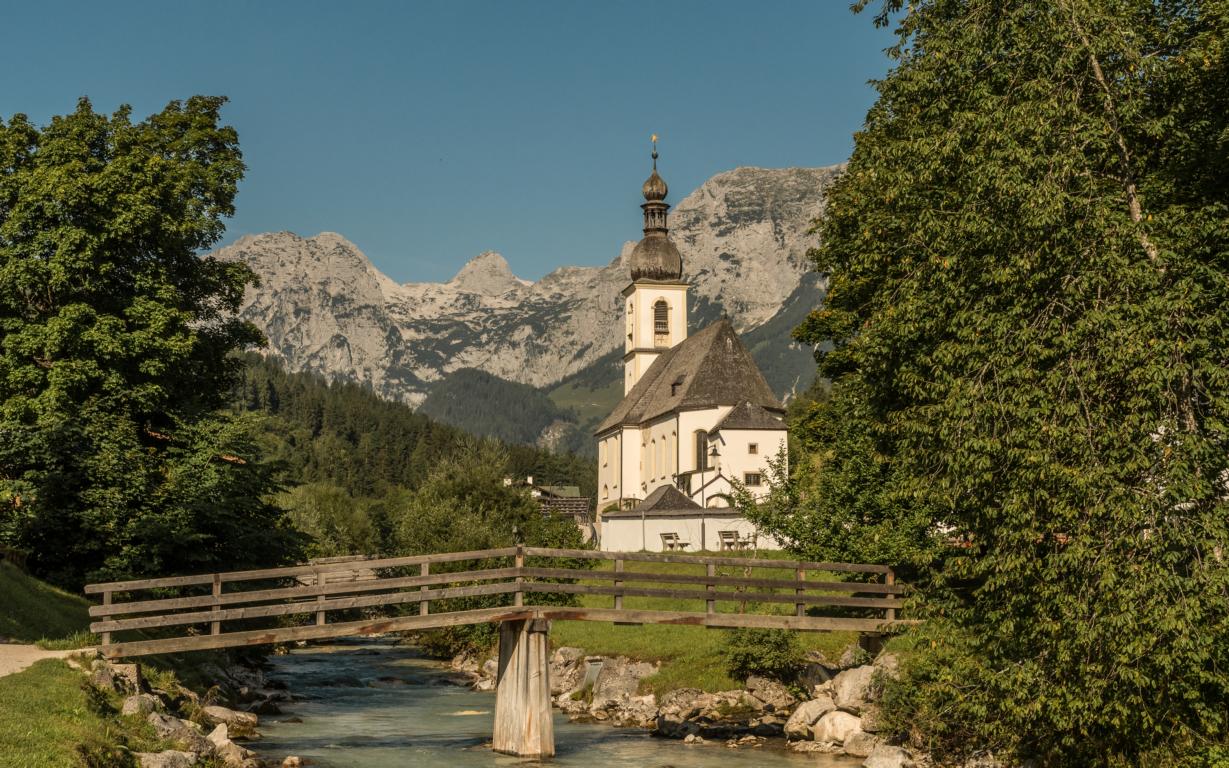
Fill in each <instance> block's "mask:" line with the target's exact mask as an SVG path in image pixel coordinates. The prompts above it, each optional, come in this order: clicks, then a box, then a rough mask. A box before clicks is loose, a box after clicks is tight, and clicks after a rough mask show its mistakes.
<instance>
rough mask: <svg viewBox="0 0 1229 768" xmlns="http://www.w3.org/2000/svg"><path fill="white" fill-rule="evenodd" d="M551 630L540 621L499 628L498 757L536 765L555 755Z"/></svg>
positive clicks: (507, 623)
mask: <svg viewBox="0 0 1229 768" xmlns="http://www.w3.org/2000/svg"><path fill="white" fill-rule="evenodd" d="M547 627H549V623H548V622H543V621H537V620H528V621H505V622H503V623H502V624H500V625H499V667H498V674H497V676H496V683H495V717H494V729H493V735H492V737H491V750H492V751H494V752H500V753H503V754H508V755H516V756H518V757H528V758H534V759H535V760H537V759H541V758H549V757H552V756H554V754H555V736H554V725H553V721H552V719H551V695H550V663H549V662H548V661H547V657H548V655H549V645H550V643H549V638H548V635H547V633H548V631H549V630H548V629H547Z"/></svg>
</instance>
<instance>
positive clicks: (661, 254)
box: [623, 136, 687, 395]
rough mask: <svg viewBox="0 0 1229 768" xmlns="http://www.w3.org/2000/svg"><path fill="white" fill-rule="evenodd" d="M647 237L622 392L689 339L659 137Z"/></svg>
mask: <svg viewBox="0 0 1229 768" xmlns="http://www.w3.org/2000/svg"><path fill="white" fill-rule="evenodd" d="M641 192H642V193H643V194H644V203H642V204H641V206H640V208H641V209H642V210H643V211H644V238H643V239H641V241H640V242H639V243H637V244H636V248H635V250H633V251H632V256H631V259H630V266H631V274H632V282H631V285H629V286H627V287H626V288H624V289H623V311H624V315H625V330H624V344H623V349H624V353H623V394H625V395H626V394H627V393H628V392H631V391H632V387H634V386H636V382H638V381H640V377H641V376H643V375H644V372H645V371H647V370H648V369H649V366H651V365H652V364H653V361H654V360H656V359H657V357H658V355H660V354H661V353H662V352H664V351H666V350H667V349H670V348H671V347H673V346H674V345H675V344H678V343H679V342H680V341H682V340H683V339H685V338H687V283H685V282H683V257H682V256H680V255H679V250H678V248H676V247H675V246H674V243H672V242H671V241H670V236H669V229H668V228H667V226H666V213H667V211H669V210H670V205H669V204H668V203H666V202H665V200H666V194H667V193H668V192H669V189H668V188H667V187H666V182H665V180H664V179H662V177H661V176H659V175H658V174H657V137H656V136H654V137H653V172H652V174H650V175H649V178H648V180H646V181H645V182H644V186H643V188H642V189H641Z"/></svg>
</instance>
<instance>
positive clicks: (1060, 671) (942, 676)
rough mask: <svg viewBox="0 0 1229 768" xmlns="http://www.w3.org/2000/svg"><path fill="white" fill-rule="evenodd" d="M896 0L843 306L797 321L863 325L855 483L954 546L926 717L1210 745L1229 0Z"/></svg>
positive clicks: (924, 661) (1221, 713) (940, 749)
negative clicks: (919, 517) (922, 519)
mask: <svg viewBox="0 0 1229 768" xmlns="http://www.w3.org/2000/svg"><path fill="white" fill-rule="evenodd" d="M880 20H881V21H882V22H893V23H896V24H897V25H898V26H897V36H898V38H897V44H896V45H895V46H894V47H893V48H892V49H891V50H890V55H891V56H892V58H893V60H894V68H893V69H892V71H891V72H890V73H889V74H888V76H887V77H886V78H885V79H884V80H882V81H880V82H878V83H876V88H877V89H878V94H879V95H878V100H877V102H876V104H875V105H874V106H873V107H872V109H871V110H870V113H869V114H868V116H867V120H866V124H865V126H864V128H863V129H862V130H861V131H860V132H859V133H858V134H857V136H856V145H855V150H854V154H853V157H852V159H851V161H850V163H849V166H848V169H847V170H846V172H845V173H844V175H843V176H842V178H841V179H840V181H839V182H837V183H836V184H835V185H834V186H833V188H832V189H831V190H830V192H829V196H828V204H827V205H828V207H827V213H826V215H825V218H824V219H823V221H822V225H821V226H822V236H823V241H822V246H821V247H820V248H819V249H818V251H817V253H816V255H815V258H816V263H817V266H818V267H819V269H820V270H821V271H823V272H827V273H829V274H830V280H831V282H830V290H829V294H828V297H827V304H826V306H825V307H824V308H823V309H821V310H817V311H815V312H814V313H812V314H811V316H810V317H809V318H808V319H807V321H806V322H805V323H804V324H803V325H802V326H801V327H800V328H799V329H798V331H797V332H796V335H797V338H799V339H800V340H803V341H806V342H809V343H816V344H819V343H824V342H829V343H830V344H831V345H832V346H830V347H827V348H826V349H830V351H826V352H824V353H823V354H822V355H821V358H822V359H821V372H822V373H823V374H824V375H825V376H827V377H828V378H830V379H831V380H832V381H833V387H834V389H833V401H834V402H841V401H844V402H847V403H849V407H848V408H846V409H844V410H840V409H838V410H832V411H829V412H827V413H825V414H823V416H822V421H823V425H821V426H819V427H818V428H817V431H819V432H822V433H824V434H825V435H826V438H825V439H827V440H829V441H830V442H828V443H827V444H826V446H825V450H827V451H829V452H830V454H831V457H832V458H831V459H825V460H824V463H823V464H822V471H824V472H826V473H830V474H832V475H834V477H832V478H831V479H828V480H824V481H823V482H822V483H821V485H820V492H821V493H822V494H824V495H825V496H826V500H825V501H824V502H823V505H825V506H827V507H828V508H831V509H835V508H837V507H838V506H839V504H838V503H839V502H840V500H841V498H842V497H843V496H844V497H846V498H848V499H849V500H850V502H851V503H853V504H857V505H862V506H869V507H872V508H875V509H879V508H882V509H887V510H892V509H895V510H897V511H898V512H899V513H902V514H903V513H905V512H906V511H908V510H910V509H911V508H914V509H920V510H925V511H926V514H928V515H930V516H931V518H932V522H933V528H934V530H936V531H942V532H944V534H945V537H946V539H947V541H948V543H949V544H950V545H951V546H949V547H948V548H947V549H946V550H945V551H944V553H943V555H942V558H941V560H940V562H939V563H938V564H937V566H936V567H935V569H934V570H933V571H932V573H931V577H930V579H929V580H928V581H927V583H925V584H924V585H923V586H924V591H923V594H922V597H923V598H924V600H923V606H924V610H925V616H926V618H927V619H929V624H928V626H927V628H926V630H925V634H924V637H923V638H921V640H922V642H920V643H919V645H920V647H921V648H922V649H923V651H924V652H923V653H921V654H920V656H919V659H921V661H919V662H918V663H917V664H915V665H913V666H912V668H911V671H909V672H908V673H907V674H906V679H905V682H904V684H903V685H902V686H901V688H899V689H898V690H897V691H896V692H895V693H894V694H892V696H891V697H890V698H889V701H890V702H892V704H893V709H894V714H895V716H896V718H897V721H896V722H897V723H898V725H899V726H900V727H902V728H903V729H905V730H906V731H907V732H911V733H913V735H914V737H915V738H916V740H917V741H918V742H919V744H920V745H922V746H924V747H927V748H930V749H933V750H935V751H936V752H937V753H938V754H939V755H940V756H941V757H943V758H945V759H957V758H959V757H960V756H961V755H962V754H963V753H966V752H967V751H968V750H971V749H976V748H990V749H994V750H995V751H997V752H998V753H999V754H1001V755H1004V756H1008V757H1015V758H1025V757H1031V758H1035V759H1036V760H1037V761H1038V762H1039V764H1043V765H1139V764H1164V763H1165V762H1166V761H1170V760H1178V759H1180V758H1182V756H1184V755H1193V754H1197V753H1198V752H1199V751H1200V750H1202V749H1205V748H1208V749H1210V747H1205V745H1208V744H1211V743H1215V742H1223V741H1224V740H1225V738H1226V733H1227V729H1229V571H1227V567H1226V561H1225V557H1226V550H1225V547H1226V543H1227V542H1229V504H1227V502H1226V478H1227V477H1229V434H1227V429H1226V424H1227V419H1229V364H1227V358H1226V350H1227V349H1229V48H1226V45H1225V40H1226V39H1227V36H1226V33H1227V32H1229V6H1226V4H1225V3H1223V2H1211V1H1208V2H1201V1H1198V0H1196V1H1195V2H1155V1H1154V0H1100V1H1096V2H1094V1H1093V0H1056V1H1055V2H1047V3H1038V2H1025V1H1024V0H995V1H994V2H989V1H988V0H920V1H919V2H915V3H912V4H910V5H909V6H908V7H907V8H906V7H904V3H903V2H900V0H888V2H887V3H886V4H885V5H884V7H883V11H882V13H881V16H880ZM870 458H873V459H874V461H875V462H876V463H877V464H878V466H868V465H867V460H868V459H870ZM885 500H886V502H887V505H886V506H884V501H885ZM904 523H905V524H906V525H908V526H910V527H913V526H914V525H915V521H913V520H909V519H905V520H904ZM926 649H929V650H926ZM936 659H939V660H942V663H937V662H936ZM1207 754H1212V753H1211V752H1208V753H1207Z"/></svg>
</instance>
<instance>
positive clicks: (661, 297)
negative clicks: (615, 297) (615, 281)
mask: <svg viewBox="0 0 1229 768" xmlns="http://www.w3.org/2000/svg"><path fill="white" fill-rule="evenodd" d="M623 314H624V322H623V325H624V328H623V394H625V395H626V394H627V393H628V392H631V391H632V387H634V386H636V382H638V381H640V377H641V376H643V375H644V372H645V371H647V370H648V369H649V366H650V365H652V364H653V361H654V360H656V359H657V356H658V355H660V354H661V353H662V352H664V351H665V350H667V349H670V348H671V347H673V346H675V345H676V344H678V343H679V342H680V341H682V340H683V339H685V338H687V284H686V283H659V282H647V281H646V282H641V281H637V282H633V283H632V284H631V285H629V286H627V288H625V289H624V290H623Z"/></svg>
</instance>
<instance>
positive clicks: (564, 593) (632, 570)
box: [86, 547, 904, 656]
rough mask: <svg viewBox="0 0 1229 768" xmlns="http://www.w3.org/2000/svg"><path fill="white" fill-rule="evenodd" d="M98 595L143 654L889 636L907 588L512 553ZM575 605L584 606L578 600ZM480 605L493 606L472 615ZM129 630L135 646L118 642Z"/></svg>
mask: <svg viewBox="0 0 1229 768" xmlns="http://www.w3.org/2000/svg"><path fill="white" fill-rule="evenodd" d="M561 565H562V566H565V567H560V566H561ZM585 566H590V567H585ZM766 571H767V574H766V573H765V572H766ZM86 592H87V593H88V594H95V595H100V596H101V605H95V606H92V607H91V608H90V615H91V616H92V617H94V618H95V619H96V621H95V622H94V623H92V624H91V625H90V629H91V631H93V632H96V633H98V634H99V635H101V638H102V645H103V650H104V652H105V653H107V654H108V655H110V656H135V655H141V654H145V653H167V652H177V651H183V650H197V649H206V648H223V647H230V646H238V645H256V644H267V643H277V642H291V641H296V640H310V639H323V638H329V637H341V636H346V635H358V634H373V633H380V632H392V631H414V630H424V629H432V628H440V627H445V626H455V625H459V624H472V623H485V622H492V621H506V620H512V619H520V618H527V617H535V618H548V619H559V620H580V621H612V622H617V623H628V624H697V625H703V626H709V627H782V628H789V629H799V630H809V631H825V630H828V631H830V630H853V631H861V632H880V631H884V630H886V629H889V628H890V627H891V626H893V625H897V624H900V623H902V622H900V621H899V620H898V619H897V611H898V610H899V609H900V608H902V607H903V603H902V600H901V596H902V594H903V592H904V588H903V587H902V586H900V585H897V584H896V583H895V576H894V572H893V570H892V569H891V568H889V567H887V566H881V565H865V564H857V563H821V562H802V561H794V560H777V559H772V558H753V557H718V556H704V555H683V554H673V553H671V554H656V553H644V552H599V551H593V550H572V549H547V548H538V547H507V548H503V549H491V550H481V551H471V552H450V553H442V554H432V555H415V556H409V557H395V558H380V559H342V560H336V559H335V560H333V561H330V562H322V561H318V562H313V563H309V564H306V565H296V566H289V567H284V568H270V569H261V570H248V571H232V572H227V573H213V574H202V575H195V576H171V577H166V578H158V579H139V580H132V581H117V582H108V583H102V584H91V585H88V586H87V587H86ZM547 595H549V596H550V597H546V596H547ZM568 596H577V597H575V598H572V599H571V600H570V604H569V600H568V599H567V598H568ZM594 596H602V597H603V598H606V597H608V598H609V599H610V602H609V603H606V602H605V600H604V599H603V600H595V599H594ZM561 597H563V598H564V599H560V598H561ZM472 598H482V600H481V601H477V602H479V603H481V607H477V608H474V607H467V605H468V606H472V604H473V603H475V602H476V601H474V600H472ZM441 601H442V602H441ZM458 601H460V602H461V603H462V605H461V607H457V605H458ZM535 601H536V602H535ZM433 604H434V605H433ZM414 606H417V611H416V612H414V611H413V610H412V609H413V607H414ZM436 608H440V610H436ZM407 609H409V610H407ZM377 611H379V612H380V613H381V614H388V613H389V612H390V611H391V612H392V614H393V615H373V614H375V613H376V612H377ZM330 614H331V615H332V616H330ZM356 615H358V616H359V618H358V619H354V618H353V617H354V616H356ZM330 618H333V619H334V620H333V621H330V620H329V619H330ZM338 619H340V620H338ZM262 625H264V626H262ZM120 633H123V634H125V635H127V636H129V637H127V638H126V639H124V640H121V641H117V642H113V638H114V637H116V636H117V635H118V634H120ZM132 635H136V637H132Z"/></svg>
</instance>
